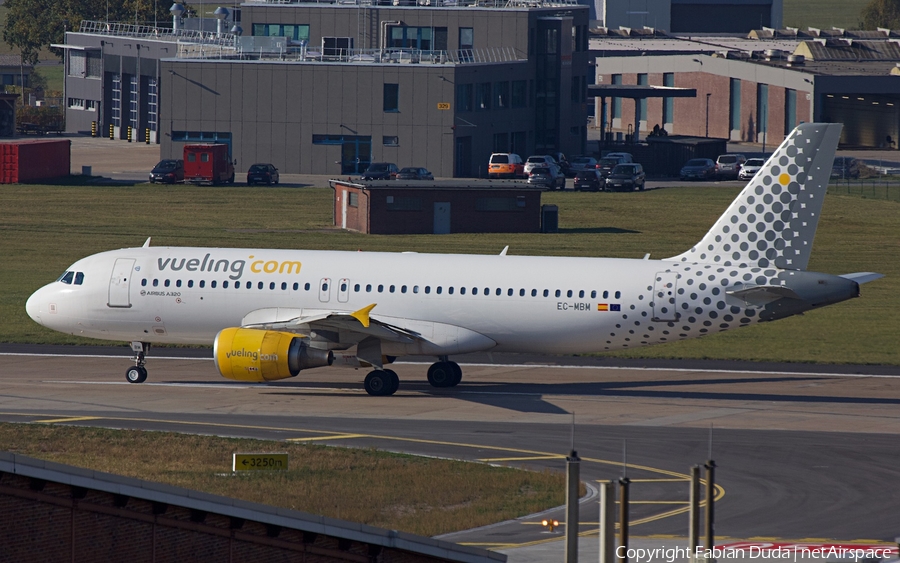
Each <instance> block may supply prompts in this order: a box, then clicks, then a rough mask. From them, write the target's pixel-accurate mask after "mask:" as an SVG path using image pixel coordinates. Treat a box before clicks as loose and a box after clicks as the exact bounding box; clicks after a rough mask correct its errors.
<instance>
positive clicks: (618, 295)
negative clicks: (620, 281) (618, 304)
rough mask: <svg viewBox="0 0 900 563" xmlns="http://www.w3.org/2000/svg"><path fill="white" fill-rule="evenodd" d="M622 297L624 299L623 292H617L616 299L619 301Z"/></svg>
mask: <svg viewBox="0 0 900 563" xmlns="http://www.w3.org/2000/svg"><path fill="white" fill-rule="evenodd" d="M620 297H622V292H621V291H617V292H616V299H619V298H620Z"/></svg>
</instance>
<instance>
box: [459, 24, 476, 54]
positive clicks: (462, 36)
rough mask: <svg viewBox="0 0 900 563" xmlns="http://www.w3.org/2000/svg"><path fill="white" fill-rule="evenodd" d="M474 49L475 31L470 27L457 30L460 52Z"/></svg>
mask: <svg viewBox="0 0 900 563" xmlns="http://www.w3.org/2000/svg"><path fill="white" fill-rule="evenodd" d="M474 47H475V30H474V28H472V27H461V28H459V48H460V50H466V49H474Z"/></svg>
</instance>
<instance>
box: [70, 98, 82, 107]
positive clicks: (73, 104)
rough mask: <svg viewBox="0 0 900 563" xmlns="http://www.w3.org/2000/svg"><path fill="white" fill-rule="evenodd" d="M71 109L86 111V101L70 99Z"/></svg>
mask: <svg viewBox="0 0 900 563" xmlns="http://www.w3.org/2000/svg"><path fill="white" fill-rule="evenodd" d="M69 109H84V99H82V98H69Z"/></svg>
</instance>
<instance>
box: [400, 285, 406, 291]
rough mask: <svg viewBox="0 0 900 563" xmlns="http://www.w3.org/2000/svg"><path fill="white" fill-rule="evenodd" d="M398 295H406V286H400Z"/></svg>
mask: <svg viewBox="0 0 900 563" xmlns="http://www.w3.org/2000/svg"><path fill="white" fill-rule="evenodd" d="M400 293H406V286H405V285H401V286H400Z"/></svg>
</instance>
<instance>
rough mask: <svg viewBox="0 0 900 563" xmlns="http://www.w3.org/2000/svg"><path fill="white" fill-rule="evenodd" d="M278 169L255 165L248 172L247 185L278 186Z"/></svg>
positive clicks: (266, 165) (267, 165) (269, 165)
mask: <svg viewBox="0 0 900 563" xmlns="http://www.w3.org/2000/svg"><path fill="white" fill-rule="evenodd" d="M278 180H279V178H278V169H277V168H275V167H274V166H272V165H271V164H254V165H253V166H251V167H250V169H249V170H247V185H248V186H252V185H254V184H269V185H272V184H277V183H278Z"/></svg>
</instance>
